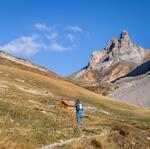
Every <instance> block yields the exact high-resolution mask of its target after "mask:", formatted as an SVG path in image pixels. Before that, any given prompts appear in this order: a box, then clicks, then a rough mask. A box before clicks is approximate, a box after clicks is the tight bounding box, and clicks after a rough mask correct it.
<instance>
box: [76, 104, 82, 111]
mask: <svg viewBox="0 0 150 149" xmlns="http://www.w3.org/2000/svg"><path fill="white" fill-rule="evenodd" d="M76 110H77V111H79V110H83V105H82V104H81V103H78V104H77V105H76Z"/></svg>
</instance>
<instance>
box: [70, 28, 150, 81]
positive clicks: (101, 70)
mask: <svg viewBox="0 0 150 149" xmlns="http://www.w3.org/2000/svg"><path fill="white" fill-rule="evenodd" d="M148 59H150V50H145V49H143V48H141V47H140V46H137V45H135V44H133V43H132V41H131V39H130V37H129V35H128V32H127V31H125V30H124V31H122V32H121V34H120V36H119V38H118V39H117V38H113V39H112V40H111V41H110V42H108V44H107V46H106V47H105V48H104V49H102V50H99V51H94V52H93V53H92V54H91V59H90V61H89V64H88V66H87V67H86V69H82V70H81V71H79V72H77V73H75V74H73V75H72V78H73V79H75V80H78V81H81V80H82V81H86V82H90V83H91V82H97V81H107V82H111V81H113V80H115V79H117V78H118V77H120V76H122V75H125V74H127V73H129V72H130V71H131V70H132V69H134V68H135V67H136V66H138V65H140V64H142V63H143V62H144V61H145V60H148Z"/></svg>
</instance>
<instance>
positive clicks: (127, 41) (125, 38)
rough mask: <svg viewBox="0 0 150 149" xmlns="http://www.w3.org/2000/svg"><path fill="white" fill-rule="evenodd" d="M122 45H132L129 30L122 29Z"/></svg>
mask: <svg viewBox="0 0 150 149" xmlns="http://www.w3.org/2000/svg"><path fill="white" fill-rule="evenodd" d="M119 43H120V47H127V46H132V42H131V40H130V37H129V35H128V32H127V31H125V30H124V31H122V33H121V34H120V39H119Z"/></svg>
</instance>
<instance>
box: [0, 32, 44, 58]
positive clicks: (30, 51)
mask: <svg viewBox="0 0 150 149" xmlns="http://www.w3.org/2000/svg"><path fill="white" fill-rule="evenodd" d="M38 38H39V37H38V35H32V36H22V37H20V38H17V39H14V40H12V41H10V42H9V43H7V44H5V45H2V46H0V48H1V49H4V50H5V51H7V52H9V53H12V54H16V55H22V54H23V55H25V56H31V55H34V54H35V53H37V52H38V51H39V50H40V49H42V48H44V47H45V46H44V44H42V43H40V42H38Z"/></svg>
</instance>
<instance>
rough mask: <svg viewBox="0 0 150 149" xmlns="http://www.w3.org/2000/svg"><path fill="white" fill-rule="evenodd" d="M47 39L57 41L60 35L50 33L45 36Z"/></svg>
mask: <svg viewBox="0 0 150 149" xmlns="http://www.w3.org/2000/svg"><path fill="white" fill-rule="evenodd" d="M45 37H46V38H47V39H48V40H52V41H54V40H57V39H58V37H59V34H58V33H57V32H51V33H48V34H46V35H45Z"/></svg>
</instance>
